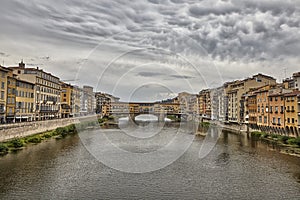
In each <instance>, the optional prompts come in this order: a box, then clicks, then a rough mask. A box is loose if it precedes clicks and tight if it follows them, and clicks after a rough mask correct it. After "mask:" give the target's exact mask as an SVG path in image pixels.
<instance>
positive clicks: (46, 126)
mask: <svg viewBox="0 0 300 200" xmlns="http://www.w3.org/2000/svg"><path fill="white" fill-rule="evenodd" d="M95 119H96V117H95V116H85V117H78V118H64V119H54V120H46V121H34V122H24V123H15V124H4V125H1V126H0V142H4V141H7V140H11V139H13V138H17V137H26V136H30V135H35V134H38V133H42V132H46V131H50V130H54V129H56V128H58V127H65V126H68V125H71V124H77V123H80V122H81V121H88V120H91V121H92V120H95Z"/></svg>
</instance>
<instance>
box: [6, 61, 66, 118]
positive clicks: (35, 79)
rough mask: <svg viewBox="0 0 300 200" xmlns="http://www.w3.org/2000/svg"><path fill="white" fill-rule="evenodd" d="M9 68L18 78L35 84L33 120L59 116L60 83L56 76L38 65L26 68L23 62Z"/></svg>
mask: <svg viewBox="0 0 300 200" xmlns="http://www.w3.org/2000/svg"><path fill="white" fill-rule="evenodd" d="M10 69H12V70H13V72H14V74H16V75H17V77H18V78H20V79H22V80H25V81H27V82H30V83H33V84H35V92H34V96H35V105H34V111H35V120H46V119H53V118H60V92H61V85H60V80H59V78H58V77H56V76H54V75H52V74H50V73H47V72H44V71H43V70H42V69H39V68H38V67H37V68H27V67H25V63H23V62H21V63H19V66H18V67H10Z"/></svg>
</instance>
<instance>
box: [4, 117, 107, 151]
mask: <svg viewBox="0 0 300 200" xmlns="http://www.w3.org/2000/svg"><path fill="white" fill-rule="evenodd" d="M107 120H109V119H108V118H105V119H98V122H97V121H93V122H91V121H86V122H81V123H79V124H76V125H75V124H71V125H69V126H65V127H58V128H56V129H54V130H51V131H46V132H43V133H38V134H35V135H30V136H26V137H22V138H14V139H12V140H8V141H6V142H1V143H0V156H1V155H6V154H8V153H10V152H16V151H19V150H22V149H23V148H25V147H26V146H28V145H31V144H38V143H41V142H42V141H44V140H47V139H50V138H56V139H61V138H64V137H66V136H68V135H74V134H77V133H78V131H80V130H83V129H86V128H88V127H96V126H99V124H100V125H103V124H104V123H105V122H106V121H107Z"/></svg>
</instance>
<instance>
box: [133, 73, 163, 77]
mask: <svg viewBox="0 0 300 200" xmlns="http://www.w3.org/2000/svg"><path fill="white" fill-rule="evenodd" d="M137 75H138V76H143V77H154V76H161V75H163V74H162V73H159V72H139V73H138V74H137Z"/></svg>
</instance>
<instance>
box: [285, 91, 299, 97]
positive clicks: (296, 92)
mask: <svg viewBox="0 0 300 200" xmlns="http://www.w3.org/2000/svg"><path fill="white" fill-rule="evenodd" d="M284 96H285V97H293V96H300V91H298V90H295V91H293V92H291V93H287V94H285V95H284Z"/></svg>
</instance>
